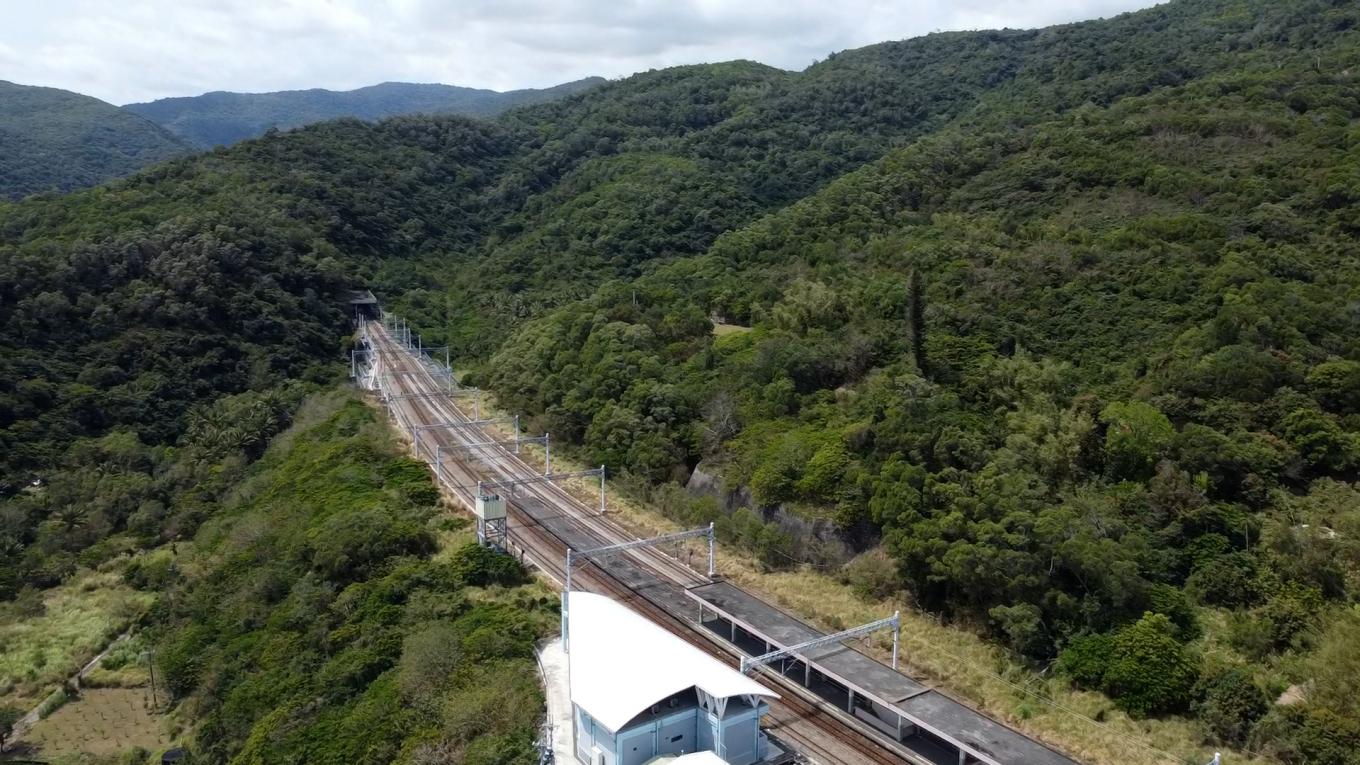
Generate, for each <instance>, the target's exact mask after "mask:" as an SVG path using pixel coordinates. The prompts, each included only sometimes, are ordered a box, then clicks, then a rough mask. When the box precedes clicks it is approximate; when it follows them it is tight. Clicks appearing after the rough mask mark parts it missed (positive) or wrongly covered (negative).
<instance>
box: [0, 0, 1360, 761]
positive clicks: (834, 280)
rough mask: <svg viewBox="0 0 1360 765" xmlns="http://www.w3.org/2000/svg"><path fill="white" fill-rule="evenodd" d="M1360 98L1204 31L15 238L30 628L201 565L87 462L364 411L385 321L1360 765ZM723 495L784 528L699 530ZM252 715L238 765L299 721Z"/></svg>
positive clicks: (765, 99) (252, 145)
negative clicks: (343, 397)
mask: <svg viewBox="0 0 1360 765" xmlns="http://www.w3.org/2000/svg"><path fill="white" fill-rule="evenodd" d="M1357 77H1360V9H1357V8H1356V7H1355V5H1354V4H1353V3H1349V2H1343V1H1342V0H1335V1H1331V0H1290V1H1289V2H1276V1H1274V0H1270V1H1268V0H1179V1H1176V2H1171V3H1168V4H1165V5H1161V6H1158V7H1155V8H1151V9H1148V10H1145V11H1140V12H1138V13H1133V14H1127V15H1124V16H1120V17H1117V18H1115V19H1111V20H1107V21H1099V22H1087V23H1081V24H1072V25H1066V26H1062V27H1054V28H1049V29H1043V30H1036V31H1005V32H976V33H951V34H939V35H931V36H928V37H925V38H921V39H917V40H909V41H904V42H893V43H884V44H881V45H876V46H871V47H869V48H864V49H860V50H855V51H848V52H845V53H841V54H837V55H835V56H832V57H830V58H828V59H827V60H826V61H823V62H821V63H819V64H817V65H815V66H813V67H811V68H809V69H807V70H806V71H803V72H798V73H791V72H784V71H780V70H776V69H772V68H769V67H765V66H762V65H759V64H755V63H750V62H731V63H726V64H717V65H706V66H692V67H679V68H674V69H666V70H661V71H653V72H647V73H643V74H639V75H636V76H634V77H630V78H627V79H624V80H621V81H617V82H610V83H607V84H604V85H601V86H599V87H595V88H591V89H589V90H587V91H586V92H584V93H580V94H577V95H575V96H572V97H570V98H566V99H563V100H560V101H555V102H552V103H548V104H542V105H538V106H533V107H529V108H525V109H521V110H516V111H514V112H511V113H508V114H506V115H503V116H502V117H500V118H498V119H495V120H489V121H472V120H466V119H461V118H458V117H406V118H397V119H392V120H387V121H384V122H380V123H378V124H368V123H364V122H361V121H358V120H340V121H335V122H328V123H325V124H320V125H314V126H311V127H307V128H303V129H300V130H297V131H293V132H290V133H286V134H271V135H267V136H265V137H263V138H261V139H258V140H254V141H247V142H244V143H242V144H240V145H238V146H234V147H231V148H229V149H226V150H223V151H219V152H214V153H211V154H207V155H203V156H198V157H192V158H185V159H179V160H175V161H172V162H168V163H164V164H162V165H158V166H156V167H154V168H151V169H149V170H147V171H145V172H142V173H140V174H138V175H136V176H134V177H132V178H130V179H127V180H126V181H123V182H120V183H117V184H114V185H111V186H108V187H105V188H100V189H94V190H90V191H87V192H82V193H79V194H74V195H70V196H68V197H65V198H61V199H31V200H27V201H24V202H22V203H17V204H10V205H4V206H0V325H2V326H3V328H4V331H3V333H0V471H3V476H4V478H5V479H6V482H7V485H6V486H5V487H4V491H5V492H6V493H7V494H12V495H13V497H12V498H11V499H10V500H9V501H8V502H6V503H5V504H4V506H3V513H0V522H2V523H3V527H0V535H2V536H3V537H4V538H5V539H6V540H8V542H7V544H6V545H5V546H4V547H3V550H4V554H5V555H6V556H7V559H6V561H5V565H3V566H0V571H5V572H7V573H8V572H12V573H10V574H9V578H8V579H7V580H5V581H4V582H0V584H3V585H4V589H3V590H2V591H0V592H3V594H5V595H13V594H15V593H17V592H19V591H20V590H21V589H22V588H23V587H25V586H30V587H44V586H50V585H51V584H53V583H55V582H58V581H61V579H62V578H63V576H65V575H66V574H68V573H69V571H70V570H72V569H73V567H74V566H75V565H76V564H77V562H80V563H82V564H85V565H91V564H92V563H97V562H99V560H101V556H103V555H106V554H109V550H110V549H111V548H104V547H100V546H99V544H98V543H99V541H100V540H101V539H103V538H105V537H107V536H108V535H109V534H118V533H122V532H124V531H126V530H128V529H136V530H137V533H138V534H139V535H140V536H139V537H138V539H139V540H140V541H139V543H147V544H149V543H153V542H155V541H160V540H165V539H170V538H172V537H173V534H175V533H181V531H182V530H183V529H192V528H194V527H196V525H197V524H198V523H201V522H202V517H201V510H195V509H194V506H193V505H191V504H190V505H186V506H185V507H184V508H181V507H180V506H179V505H180V504H184V503H182V502H181V501H179V500H176V499H174V496H175V495H174V494H172V493H168V492H166V491H161V493H160V494H154V499H155V500H156V503H157V504H155V505H152V506H151V509H150V510H148V511H147V513H146V514H140V513H142V506H141V505H140V504H138V503H137V502H131V501H118V502H113V501H102V500H101V501H99V502H94V501H93V499H94V498H95V497H103V496H104V495H105V494H107V493H115V494H116V493H117V489H116V488H110V487H119V486H120V484H119V483H118V482H117V481H115V480H111V479H110V478H109V476H110V475H115V476H116V475H121V474H120V473H119V472H118V470H117V469H116V465H117V460H112V459H107V458H103V459H100V458H97V454H98V452H92V449H93V444H94V442H92V441H91V439H95V438H100V437H103V438H108V437H109V436H108V435H107V434H110V433H112V434H121V436H120V437H122V438H126V439H135V440H140V441H141V442H143V443H145V444H147V445H154V446H157V448H164V447H165V446H167V445H170V444H176V443H178V444H180V445H181V448H185V447H192V446H195V445H197V446H199V447H200V448H201V447H202V446H204V445H205V444H213V445H214V447H215V448H217V449H222V450H224V452H223V453H233V452H235V451H242V452H245V453H253V452H252V450H258V449H259V447H260V439H261V436H260V433H261V432H265V433H268V432H272V430H271V426H268V419H267V417H266V414H267V413H268V412H269V411H271V410H270V405H269V404H267V403H265V404H258V403H255V399H256V397H258V396H261V395H264V394H262V393H260V392H261V391H268V390H276V389H279V388H280V386H286V385H287V384H288V382H289V381H292V380H298V379H302V380H313V381H319V380H323V379H326V378H327V377H328V376H329V375H332V374H334V370H335V361H336V359H337V358H338V357H339V355H340V352H341V350H342V348H343V338H342V336H343V333H344V322H343V317H342V313H341V304H340V296H341V295H342V294H343V291H344V290H345V289H347V288H350V287H353V286H357V285H368V286H370V287H372V288H374V289H375V290H376V291H377V292H378V293H379V295H380V296H381V297H382V298H383V299H384V300H385V301H386V302H387V304H388V305H389V306H390V307H393V308H395V309H397V310H399V311H400V312H401V313H403V315H406V316H407V317H408V318H409V319H411V320H412V322H413V323H414V324H415V325H417V326H420V327H421V328H422V330H423V331H422V334H424V335H425V336H426V339H427V341H431V342H442V341H443V340H444V339H447V340H448V341H449V342H450V343H451V344H452V345H453V346H454V348H455V349H456V350H457V351H458V352H459V353H460V355H461V357H462V358H461V363H462V364H463V365H464V366H466V367H469V368H471V369H472V377H473V379H474V380H475V381H476V382H477V383H479V384H482V385H485V386H487V387H489V388H491V389H493V390H494V391H495V392H496V393H497V395H498V396H499V398H500V401H501V403H502V404H503V405H504V406H506V407H507V408H511V409H513V410H515V411H520V412H524V413H527V414H529V415H532V416H533V417H534V418H535V419H537V420H538V422H537V424H538V425H541V426H543V428H544V429H547V430H550V431H551V432H552V433H553V435H554V438H555V439H556V438H558V437H562V438H564V439H570V440H571V441H572V442H574V443H575V444H576V445H577V448H578V449H580V450H581V452H582V453H583V455H584V456H587V457H588V458H589V459H590V460H591V461H592V462H604V463H606V464H608V465H610V466H611V469H613V470H615V471H618V472H621V473H626V474H628V476H631V478H632V479H633V480H634V483H635V484H636V485H638V486H641V487H643V488H644V489H649V490H651V491H653V493H654V495H655V496H656V497H658V498H660V499H663V500H664V503H663V504H664V505H665V507H666V508H667V509H668V511H669V512H672V513H674V514H675V515H676V516H677V517H681V518H683V519H684V520H686V521H688V522H699V521H705V522H706V521H708V520H713V521H716V522H717V523H718V524H719V528H720V530H721V532H722V534H723V537H724V540H725V541H726V542H727V543H731V544H739V545H744V546H747V547H749V548H750V549H751V550H752V551H753V552H754V553H755V554H756V555H758V556H759V557H760V558H761V559H762V560H764V561H765V562H766V563H767V565H769V566H771V567H781V566H788V565H790V561H810V562H812V563H814V564H815V565H817V566H819V567H829V568H834V569H838V570H842V571H843V572H844V575H845V576H846V577H847V578H850V579H851V580H852V581H855V582H856V583H857V585H861V586H862V587H863V588H864V589H865V590H866V591H870V592H879V593H883V592H894V591H898V590H902V591H905V592H906V593H907V595H908V597H909V598H911V599H912V601H913V602H915V603H917V604H919V605H920V607H922V608H924V609H927V610H929V611H931V612H932V613H936V614H939V615H940V616H941V617H942V618H945V619H949V620H951V621H953V622H955V623H957V624H960V625H964V626H967V627H969V628H971V629H974V630H976V631H978V632H979V633H982V634H985V635H987V636H989V637H990V638H992V639H994V640H995V641H997V642H998V643H999V644H1002V645H1005V646H1007V648H1008V649H1010V650H1011V651H1013V652H1014V654H1015V655H1017V656H1020V657H1024V658H1025V659H1026V660H1027V661H1029V662H1030V663H1031V664H1032V665H1033V666H1034V667H1036V668H1043V669H1046V670H1047V669H1052V670H1053V671H1055V672H1056V673H1057V674H1058V675H1059V676H1061V677H1064V678H1067V680H1065V681H1064V682H1071V683H1074V684H1076V685H1078V686H1080V687H1083V688H1090V689H1093V690H1098V691H1101V692H1104V693H1106V694H1108V695H1109V696H1110V697H1111V698H1113V699H1114V703H1115V704H1117V705H1118V706H1119V707H1120V708H1122V709H1123V710H1125V711H1126V712H1128V713H1130V714H1133V715H1138V716H1161V715H1175V714H1182V715H1186V716H1187V717H1190V718H1193V719H1194V721H1195V724H1196V725H1197V726H1198V731H1199V732H1200V734H1202V736H1203V739H1202V740H1205V741H1212V742H1216V743H1217V744H1218V745H1224V746H1230V747H1236V748H1239V749H1243V748H1246V749H1250V750H1251V751H1252V752H1254V753H1256V754H1257V755H1258V756H1260V757H1262V758H1265V759H1266V760H1267V761H1270V760H1273V761H1278V762H1284V763H1289V764H1290V765H1299V764H1302V763H1319V764H1321V763H1328V764H1331V763H1355V762H1357V760H1356V759H1355V757H1356V755H1355V753H1356V752H1357V751H1360V709H1357V707H1356V703H1355V699H1354V696H1353V693H1352V692H1351V691H1350V690H1349V689H1351V688H1353V687H1354V685H1355V683H1356V682H1358V681H1357V675H1356V672H1355V667H1356V666H1360V658H1357V654H1356V650H1357V649H1356V646H1357V645H1360V640H1357V637H1358V636H1360V635H1358V633H1360V616H1357V613H1360V612H1358V611H1357V606H1356V603H1357V601H1358V600H1360V542H1358V541H1357V540H1358V539H1360V511H1358V510H1357V508H1358V507H1360V490H1358V489H1357V488H1356V485H1355V482H1356V479H1357V469H1360V419H1358V418H1360V398H1357V391H1360V341H1358V340H1357V339H1356V338H1357V337H1360V313H1358V312H1357V310H1356V306H1357V304H1360V293H1358V292H1357V290H1360V286H1357V285H1360V242H1357V234H1360V219H1357V217H1356V215H1357V210H1360V163H1358V161H1357V157H1360V151H1358V150H1357V149H1358V147H1360V132H1357V127H1356V125H1357V118H1360V98H1358V97H1357V93H1360V88H1357V84H1358V83H1357ZM715 323H716V326H715ZM226 394H231V395H232V397H231V398H228V399H226V400H225V403H221V404H212V403H210V402H211V401H212V400H214V399H217V398H219V397H221V396H223V395H226ZM242 412H247V413H248V412H255V414H254V415H250V416H254V417H257V418H264V419H263V420H262V422H264V423H265V424H259V423H255V424H252V425H248V426H243V427H241V428H232V427H229V424H230V423H232V422H235V421H237V420H243V421H245V422H252V423H253V422H254V421H253V420H248V419H246V415H245V414H242ZM210 426H211V427H210ZM208 434H211V435H208ZM92 453H93V454H95V455H96V457H92V456H91V455H92ZM111 464H112V465H114V468H110V467H109V466H110V465H111ZM696 466H701V467H702V469H703V470H704V471H705V472H706V473H708V474H710V475H717V476H720V477H721V479H722V481H723V482H724V484H725V485H726V487H727V488H728V489H730V490H732V491H733V492H734V496H736V497H743V496H744V497H749V500H747V501H748V502H749V504H750V505H751V506H750V507H735V506H732V507H729V506H727V505H725V504H723V503H719V502H714V501H712V500H711V499H710V500H705V499H694V500H691V499H687V498H682V499H677V498H676V497H677V496H678V495H677V493H676V492H675V491H674V490H673V489H668V488H667V487H668V486H673V484H674V483H675V482H682V481H684V480H685V479H686V478H687V477H688V476H689V475H690V473H691V471H692V470H694V469H695V468H696ZM110 471H112V472H110ZM34 478H42V479H44V480H45V481H47V482H48V486H49V488H48V490H47V491H45V492H37V493H35V492H20V491H19V489H20V487H21V486H22V485H24V484H27V483H29V482H30V481H31V480H33V479H34ZM141 480H142V479H138V481H141ZM138 485H141V484H138ZM737 489H742V490H743V491H742V492H737V491H736V490H737ZM146 491H148V492H149V491H152V490H151V489H146ZM158 491H159V490H158ZM128 492H129V493H130V494H131V493H133V492H132V491H131V489H129V490H128ZM139 496H140V495H139ZM73 507H80V508H85V512H87V513H88V515H87V516H85V519H84V520H83V521H81V522H80V523H79V524H76V525H74V526H72V525H71V524H69V523H67V522H66V521H65V520H63V519H65V518H67V517H68V516H69V511H70V510H71V508H73ZM148 516H149V517H150V518H151V520H148V519H147V518H148ZM203 650H205V651H208V650H209V647H204V648H203ZM214 655H216V654H214ZM1290 686H1295V689H1294V690H1295V693H1293V694H1291V695H1292V696H1293V697H1296V698H1298V699H1299V700H1298V701H1296V702H1295V703H1291V704H1288V705H1276V704H1274V703H1273V702H1274V700H1275V698H1276V697H1277V696H1279V695H1280V693H1281V692H1282V691H1283V690H1285V688H1287V687H1290ZM213 687H214V686H212V685H211V684H210V683H205V684H204V686H203V687H201V688H200V687H197V686H195V687H194V688H186V689H184V690H183V692H184V693H186V694H187V693H205V694H210V693H212V692H213V691H212V689H213ZM297 693H298V694H299V697H300V698H301V697H302V696H304V695H306V691H305V689H303V688H301V687H299V688H298V689H297ZM242 703H244V702H242ZM233 709H238V712H239V714H238V716H236V717H234V718H233V719H232V726H231V728H230V732H229V733H228V734H224V735H226V736H227V740H226V741H225V743H222V744H221V745H219V746H216V747H215V748H214V749H213V755H212V757H211V758H210V761H213V762H219V761H220V762H225V761H229V760H230V758H231V756H232V755H233V753H235V752H238V751H240V747H241V746H245V744H244V742H242V741H241V740H239V736H240V735H243V734H242V733H241V732H242V731H246V730H249V729H250V726H251V724H252V720H256V719H259V718H261V717H263V715H264V714H265V710H264V708H263V707H254V706H250V705H246V706H245V708H244V709H243V710H242V709H239V708H235V707H234V708H233ZM233 714H237V712H234V713H233ZM266 723H267V725H266V729H272V728H273V726H278V725H281V724H282V723H281V721H280V720H279V719H277V718H274V717H271V718H269V720H267V721H266V722H265V723H261V724H266ZM266 729H261V730H266ZM1059 743H1061V742H1059ZM1195 743H1197V742H1195Z"/></svg>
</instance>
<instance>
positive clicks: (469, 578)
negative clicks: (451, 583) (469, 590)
mask: <svg viewBox="0 0 1360 765" xmlns="http://www.w3.org/2000/svg"><path fill="white" fill-rule="evenodd" d="M449 566H450V567H451V568H452V569H453V571H454V574H455V575H456V576H457V577H458V579H459V580H460V581H462V582H463V583H465V584H469V585H472V586H474V587H487V586H489V585H493V584H499V585H505V586H507V587H513V586H515V585H520V584H524V583H525V582H527V581H529V572H528V571H527V570H526V569H525V568H524V566H523V565H521V564H520V562H519V561H517V560H515V559H514V558H513V557H511V556H510V555H507V554H506V553H503V552H498V551H496V550H493V549H491V548H490V547H483V546H482V545H479V544H475V543H470V544H466V545H464V546H462V547H460V548H458V549H457V550H455V551H454V552H453V554H452V555H451V556H449Z"/></svg>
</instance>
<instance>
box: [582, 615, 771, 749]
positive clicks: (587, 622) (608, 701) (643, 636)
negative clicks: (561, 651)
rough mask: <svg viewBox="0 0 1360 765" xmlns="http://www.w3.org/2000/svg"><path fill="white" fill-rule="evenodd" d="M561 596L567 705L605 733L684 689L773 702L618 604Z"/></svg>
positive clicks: (737, 675) (763, 691) (740, 677)
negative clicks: (564, 610) (568, 680)
mask: <svg viewBox="0 0 1360 765" xmlns="http://www.w3.org/2000/svg"><path fill="white" fill-rule="evenodd" d="M567 597H568V598H570V600H569V601H568V603H567V613H568V618H569V619H570V624H569V626H568V629H569V630H570V633H569V635H568V638H569V640H568V645H567V648H568V650H569V653H568V654H567V656H568V660H569V665H570V671H571V700H572V702H573V703H575V704H578V705H580V707H581V708H582V709H584V710H585V711H586V712H587V713H588V714H589V715H590V716H591V717H593V718H595V720H597V721H598V722H599V723H600V724H602V725H604V727H606V728H608V729H609V730H611V731H618V730H619V729H620V728H622V727H623V726H624V724H626V723H627V722H628V721H629V720H631V719H633V718H634V717H636V716H637V715H638V714H640V713H641V712H644V711H646V710H647V709H648V708H649V707H651V706H652V705H653V704H655V703H657V702H659V701H662V700H664V699H666V698H667V697H668V696H671V695H673V694H676V693H679V692H680V691H683V690H685V689H686V688H691V687H697V688H699V689H701V690H703V691H704V692H706V693H708V694H709V695H711V696H716V697H718V698H729V697H732V696H742V695H754V696H764V697H766V698H773V699H777V698H779V694H777V693H775V692H774V691H771V690H770V689H768V688H766V687H765V686H763V685H761V684H760V683H757V682H756V681H755V680H752V679H751V678H749V677H747V676H745V675H743V674H741V673H740V672H738V671H737V670H735V669H733V668H732V667H729V666H727V665H726V664H723V663H722V662H720V661H718V660H717V659H715V658H713V657H712V656H709V655H708V654H706V653H704V652H703V651H701V650H699V649H698V648H696V647H694V646H692V645H690V644H689V643H686V642H685V641H684V640H682V639H680V638H679V637H677V636H675V635H673V634H671V633H670V632H667V631H666V630H665V629H664V628H662V627H661V626H660V625H657V624H654V623H653V622H652V621H651V620H649V619H647V618H645V617H643V616H641V615H640V614H637V613H635V612H634V611H633V610H631V609H629V608H627V607H625V606H624V605H623V604H621V603H618V602H616V601H614V600H612V599H610V598H607V597H605V596H603V595H596V594H594V593H590V592H572V593H570V594H569V595H568V596H567Z"/></svg>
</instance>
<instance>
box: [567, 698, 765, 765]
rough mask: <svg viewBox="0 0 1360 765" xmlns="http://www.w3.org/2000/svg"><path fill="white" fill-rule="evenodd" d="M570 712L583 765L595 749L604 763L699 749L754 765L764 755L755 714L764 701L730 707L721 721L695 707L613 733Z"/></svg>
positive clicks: (632, 764) (735, 763)
mask: <svg viewBox="0 0 1360 765" xmlns="http://www.w3.org/2000/svg"><path fill="white" fill-rule="evenodd" d="M573 710H574V712H575V716H574V720H573V724H574V725H575V730H576V758H577V759H578V760H580V761H581V762H583V763H586V764H587V765H590V763H591V759H590V758H591V752H592V750H593V749H594V748H595V747H599V748H600V751H601V752H602V753H603V755H604V763H605V765H642V763H644V762H646V761H648V760H650V759H652V758H653V757H656V756H657V755H662V754H688V753H690V752H698V751H704V750H710V751H714V752H716V753H717V754H718V756H719V757H722V758H723V759H724V760H726V761H727V762H728V763H731V765H754V763H757V762H759V761H760V760H761V759H762V758H763V757H764V756H765V746H764V744H765V738H764V734H762V733H761V732H760V718H761V717H762V716H763V715H764V714H765V713H766V712H767V711H769V707H767V706H765V705H764V704H761V705H760V706H759V707H758V708H755V709H752V708H750V707H747V706H744V705H743V706H742V707H740V708H737V709H732V710H731V711H730V712H729V713H728V715H727V717H725V718H723V719H721V720H720V719H718V718H717V717H715V716H713V715H710V714H708V713H706V712H704V711H703V710H701V709H699V708H698V707H697V706H688V707H682V708H680V709H676V710H675V711H673V712H669V713H668V714H664V715H659V716H657V717H654V718H651V719H648V720H644V721H642V722H640V723H638V724H636V725H633V726H629V727H626V728H624V729H623V730H621V731H619V732H618V734H617V735H615V734H613V733H611V732H610V731H609V730H608V729H606V728H605V727H604V726H602V725H599V724H598V723H596V722H595V721H594V720H593V719H592V718H591V717H590V715H588V714H586V712H585V710H583V709H581V708H580V707H579V706H575V705H573Z"/></svg>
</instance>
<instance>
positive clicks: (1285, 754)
mask: <svg viewBox="0 0 1360 765" xmlns="http://www.w3.org/2000/svg"><path fill="white" fill-rule="evenodd" d="M1250 743H1251V747H1252V748H1253V749H1256V750H1258V751H1261V752H1262V753H1264V754H1270V755H1274V756H1275V758H1276V759H1278V760H1280V761H1281V762H1283V763H1285V764H1286V765H1360V723H1357V722H1356V721H1354V720H1351V719H1349V718H1346V717H1342V716H1341V715H1338V714H1336V713H1335V712H1333V711H1331V710H1328V709H1317V708H1313V707H1311V706H1284V707H1275V708H1274V709H1272V710H1271V711H1270V713H1269V714H1267V715H1266V716H1265V717H1263V718H1262V719H1261V721H1260V722H1258V723H1257V724H1256V728H1255V729H1254V730H1253V731H1252V734H1251V741H1250Z"/></svg>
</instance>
